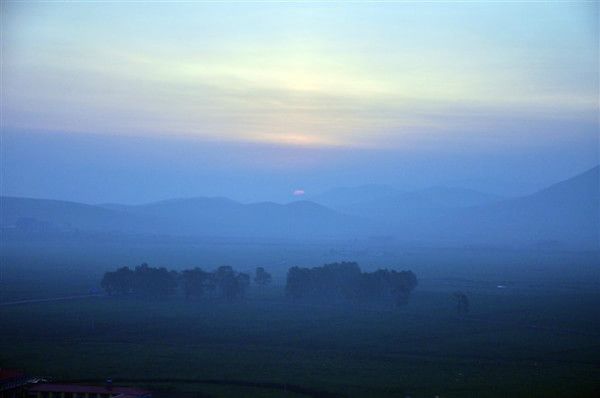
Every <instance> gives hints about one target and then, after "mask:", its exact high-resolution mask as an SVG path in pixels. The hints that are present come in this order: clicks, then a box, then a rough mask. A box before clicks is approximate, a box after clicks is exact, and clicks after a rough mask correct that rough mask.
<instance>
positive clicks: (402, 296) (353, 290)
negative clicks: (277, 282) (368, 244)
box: [285, 262, 417, 305]
mask: <svg viewBox="0 0 600 398" xmlns="http://www.w3.org/2000/svg"><path fill="white" fill-rule="evenodd" d="M416 286H417V278H416V276H415V274H414V273H413V272H412V271H394V270H388V269H379V270H377V271H375V272H362V271H361V269H360V267H359V266H358V264H357V263H355V262H342V263H333V264H326V265H323V266H322V267H314V268H300V267H292V268H290V269H289V271H288V274H287V283H286V287H285V290H286V294H287V296H288V297H291V298H295V299H299V298H313V299H319V300H328V301H332V300H333V301H341V300H343V301H353V302H366V301H380V302H388V303H389V302H392V303H395V304H397V305H400V304H404V303H406V301H407V300H408V297H409V295H410V292H411V291H412V290H413V289H414V288H415V287H416Z"/></svg>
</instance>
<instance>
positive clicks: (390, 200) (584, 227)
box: [0, 167, 600, 248]
mask: <svg viewBox="0 0 600 398" xmlns="http://www.w3.org/2000/svg"><path fill="white" fill-rule="evenodd" d="M599 170H600V168H599V167H594V168H593V169H591V170H588V171H586V172H584V173H582V174H579V175H577V176H575V177H573V178H571V179H568V180H565V181H562V182H559V183H557V184H554V185H552V186H550V187H548V188H546V189H543V190H540V191H538V192H536V193H534V194H532V195H529V196H524V197H519V198H513V199H503V198H500V197H498V196H495V195H491V194H486V193H482V192H477V191H473V190H468V189H462V188H444V187H436V188H430V189H426V190H421V191H415V192H403V191H398V190H396V189H394V188H392V187H388V186H377V185H369V186H362V187H356V188H338V189H335V190H332V191H329V192H326V193H324V194H322V195H319V196H315V197H313V198H312V201H297V202H291V203H288V204H277V203H272V202H261V203H250V204H243V203H239V202H236V201H233V200H230V199H227V198H209V197H200V198H189V199H172V200H166V201H160V202H154V203H148V204H143V205H121V204H104V205H88V204H81V203H75V202H67V201H57V200H46V199H30V198H17V197H2V198H1V200H0V202H1V203H0V205H1V206H0V226H1V227H2V229H3V231H5V232H10V231H21V232H24V233H26V232H27V231H36V230H44V231H80V232H81V231H83V232H85V231H90V232H110V233H117V234H118V233H125V234H153V235H172V236H190V237H194V236H200V237H202V236H218V237H249V238H278V239H321V238H341V239H345V238H350V237H356V238H364V237H369V236H374V235H381V234H385V235H389V236H393V237H395V238H396V239H397V240H399V241H419V242H427V243H433V244H452V245H471V244H486V245H529V244H537V243H544V242H545V243H548V244H565V245H570V246H576V247H586V248H597V247H598V239H599V238H598V233H599V232H598V231H599V223H600V214H599V202H600V194H599V181H600V172H599ZM38 232H39V231H38Z"/></svg>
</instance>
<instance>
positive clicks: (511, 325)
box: [0, 289, 600, 397]
mask: <svg viewBox="0 0 600 398" xmlns="http://www.w3.org/2000/svg"><path fill="white" fill-rule="evenodd" d="M280 294H281V291H278V290H277V289H272V291H271V292H270V293H269V294H264V293H263V294H262V295H261V297H260V298H256V297H254V298H250V299H248V300H247V301H245V302H237V303H226V302H220V301H209V302H202V301H194V302H186V301H184V300H181V299H172V300H169V301H165V302H160V301H151V300H140V299H115V298H100V299H81V300H74V301H64V302H47V303H38V304H27V305H19V306H5V307H0V364H2V365H3V366H11V367H23V368H26V369H28V370H29V371H30V372H31V373H34V374H37V375H41V376H43V375H47V376H53V377H55V378H57V379H63V380H76V379H97V380H102V379H104V378H106V377H113V378H114V379H117V380H128V381H129V382H130V383H133V382H135V381H136V380H138V381H139V380H146V381H145V383H146V384H148V383H147V380H148V379H161V380H173V382H170V383H167V384H168V388H170V389H171V391H172V392H171V394H172V396H176V395H175V394H178V391H188V392H193V393H194V394H196V395H192V396H224V397H226V396H241V395H242V396H257V397H263V396H294V395H291V393H289V392H288V393H284V392H282V391H276V390H269V389H259V388H248V387H240V386H217V385H209V384H206V383H204V384H203V383H196V384H194V383H189V382H184V381H183V380H184V379H190V380H209V379H212V380H224V381H227V380H230V381H251V382H272V383H289V384H294V385H298V386H303V387H306V388H311V389H314V390H319V391H327V392H331V393H337V394H341V395H345V396H356V397H359V396H360V397H364V396H367V397H368V396H372V397H386V396H387V397H396V396H402V397H403V396H405V395H410V396H411V397H434V396H436V395H439V396H440V397H465V396H466V397H506V396H512V397H530V396H544V397H573V396H581V397H585V396H589V397H592V396H597V394H598V392H599V391H600V382H599V380H600V366H599V365H600V343H599V337H600V319H599V316H598V315H597V308H598V304H600V297H599V295H597V294H595V293H590V292H588V293H577V292H575V293H555V294H548V293H543V294H542V293H538V292H534V293H522V292H521V293H516V292H497V291H493V290H481V291H476V292H472V293H470V297H471V304H472V311H471V313H470V314H469V316H468V317H466V318H459V317H457V316H456V315H455V314H454V310H453V303H452V302H451V300H450V298H449V294H448V293H447V292H444V291H434V290H429V291H419V290H417V291H416V293H415V294H414V296H413V297H412V299H411V302H410V303H409V304H408V305H407V306H406V307H403V308H399V309H374V308H350V307H345V306H335V305H331V306H325V305H311V304H307V303H293V302H287V301H285V300H282V299H279V297H280ZM177 380H180V382H178V381H177ZM149 387H151V388H153V387H154V388H156V385H154V386H153V385H149ZM159 387H160V386H159ZM162 388H166V387H165V386H164V385H162ZM282 394H283V395H282ZM286 394H287V395H286ZM182 396H183V395H182ZM186 396H190V395H186Z"/></svg>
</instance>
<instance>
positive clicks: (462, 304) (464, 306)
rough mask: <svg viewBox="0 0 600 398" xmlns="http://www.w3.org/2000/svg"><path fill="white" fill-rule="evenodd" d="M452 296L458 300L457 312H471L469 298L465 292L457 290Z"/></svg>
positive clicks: (462, 313)
mask: <svg viewBox="0 0 600 398" xmlns="http://www.w3.org/2000/svg"><path fill="white" fill-rule="evenodd" d="M452 297H454V300H455V301H456V312H457V313H459V314H460V315H464V314H467V313H468V312H469V298H468V297H467V295H466V294H464V293H463V292H455V293H454V294H453V295H452Z"/></svg>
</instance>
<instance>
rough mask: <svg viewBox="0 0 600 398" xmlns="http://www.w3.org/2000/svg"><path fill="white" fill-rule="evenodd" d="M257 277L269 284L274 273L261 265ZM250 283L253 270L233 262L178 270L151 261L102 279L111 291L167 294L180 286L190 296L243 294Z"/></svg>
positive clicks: (260, 282)
mask: <svg viewBox="0 0 600 398" xmlns="http://www.w3.org/2000/svg"><path fill="white" fill-rule="evenodd" d="M254 280H255V283H257V284H259V285H265V284H267V283H269V282H270V281H271V275H270V274H269V273H268V272H266V271H265V270H264V268H262V267H258V268H257V269H256V276H255V279H254ZM249 285H250V275H249V274H246V273H243V272H237V271H235V270H234V269H233V268H231V267H229V266H222V267H219V268H217V269H216V270H214V271H211V272H207V271H204V270H202V269H201V268H193V269H188V270H183V271H181V272H176V271H169V270H167V269H166V268H164V267H160V268H155V267H150V266H149V265H148V264H142V265H140V266H137V267H135V268H134V269H130V268H129V267H122V268H119V269H117V270H116V271H111V272H106V273H105V274H104V277H103V278H102V282H101V286H102V288H103V289H104V290H105V291H106V293H108V294H111V295H137V296H146V297H167V296H171V295H174V294H176V293H177V291H178V290H180V291H181V292H182V293H183V295H184V296H185V297H186V298H200V297H205V296H215V297H216V296H218V297H224V298H227V299H236V298H240V297H243V296H244V294H245V293H246V290H247V289H248V286H249Z"/></svg>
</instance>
